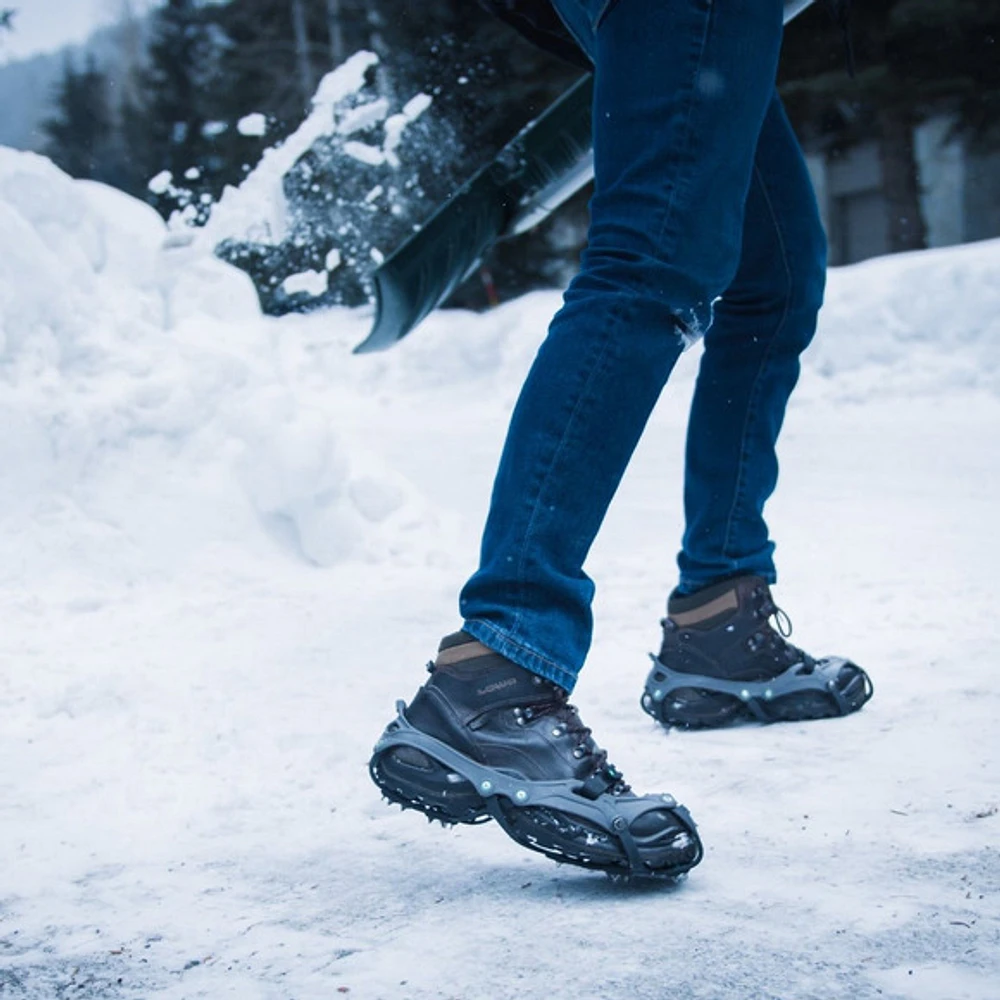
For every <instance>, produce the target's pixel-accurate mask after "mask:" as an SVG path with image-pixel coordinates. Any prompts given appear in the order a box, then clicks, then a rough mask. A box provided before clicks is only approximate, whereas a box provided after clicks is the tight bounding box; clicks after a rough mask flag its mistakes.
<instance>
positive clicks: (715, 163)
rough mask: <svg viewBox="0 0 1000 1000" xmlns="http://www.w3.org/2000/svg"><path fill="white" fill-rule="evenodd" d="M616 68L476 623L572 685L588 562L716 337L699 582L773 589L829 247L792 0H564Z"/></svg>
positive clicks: (706, 374)
mask: <svg viewBox="0 0 1000 1000" xmlns="http://www.w3.org/2000/svg"><path fill="white" fill-rule="evenodd" d="M553 5H554V6H555V8H556V9H557V11H558V12H559V14H560V16H561V17H562V19H563V20H564V22H565V23H566V25H567V27H568V28H569V29H570V31H571V32H572V33H573V34H574V36H575V37H576V38H577V40H578V41H579V43H580V45H581V46H582V47H583V48H584V49H585V50H586V51H587V53H588V54H589V55H590V56H591V58H592V59H593V62H594V66H595V80H594V83H595V97H594V112H593V118H594V155H595V191H594V197H593V200H592V201H591V206H590V207H591V225H590V232H589V239H588V246H587V249H586V251H585V253H584V255H583V258H582V262H581V268H580V272H579V274H578V275H577V277H576V278H575V279H574V280H573V282H572V283H571V284H570V287H569V289H568V290H567V292H566V295H565V298H564V304H563V307H562V309H561V310H560V311H559V313H558V314H557V315H556V317H555V318H554V319H553V321H552V324H551V326H550V328H549V333H548V336H547V337H546V339H545V341H544V342H543V344H542V346H541V348H540V349H539V352H538V355H537V357H536V359H535V362H534V364H533V366H532V368H531V371H530V372H529V374H528V377H527V380H526V382H525V384H524V387H523V389H522V391H521V395H520V398H519V399H518V402H517V406H516V407H515V409H514V413H513V416H512V418H511V424H510V430H509V432H508V436H507V441H506V444H505V446H504V451H503V455H502V457H501V460H500V467H499V470H498V472H497V477H496V481H495V484H494V489H493V495H492V501H491V507H490V512H489V517H488V519H487V523H486V528H485V532H484V535H483V543H482V553H481V561H480V567H479V569H478V571H477V572H476V573H475V574H474V575H473V576H472V578H471V579H470V580H469V581H468V583H467V584H466V585H465V587H464V588H463V590H462V594H461V598H460V610H461V614H462V617H463V619H464V624H463V628H464V629H465V631H467V632H469V633H470V634H471V635H473V636H475V637H476V638H477V639H479V640H480V641H481V642H483V643H485V644H486V645H487V646H489V647H491V648H492V649H494V650H496V651H497V652H499V653H501V654H503V655H504V656H507V657H509V658H510V659H511V660H513V661H515V662H516V663H519V664H520V665H521V666H523V667H526V668H527V669H529V670H531V671H533V672H534V673H536V674H539V675H541V676H543V677H546V678H548V679H549V680H552V681H554V682H555V683H557V684H559V685H561V686H562V687H564V688H566V689H567V690H572V688H573V686H574V684H575V682H576V678H577V675H578V673H579V671H580V668H581V667H582V665H583V662H584V659H585V657H586V655H587V651H588V648H589V646H590V640H591V632H592V624H593V622H592V615H591V601H592V598H593V593H594V585H593V583H592V581H591V580H590V578H589V577H588V576H587V575H586V573H585V572H584V570H583V564H584V560H585V559H586V556H587V553H588V551H589V550H590V546H591V544H592V542H593V540H594V537H595V536H596V534H597V531H598V529H599V528H600V525H601V522H602V520H603V518H604V515H605V512H606V511H607V508H608V505H609V504H610V502H611V499H612V497H613V495H614V493H615V490H616V489H617V487H618V484H619V482H620V480H621V477H622V475H623V473H624V471H625V467H626V465H627V464H628V461H629V459H630V457H631V455H632V452H633V450H634V448H635V446H636V444H637V443H638V440H639V437H640V435H641V434H642V431H643V428H644V427H645V425H646V421H647V419H648V417H649V415H650V412H651V411H652V409H653V406H654V405H655V403H656V400H657V398H658V396H659V394H660V391H661V390H662V388H663V386H664V384H665V383H666V381H667V378H668V376H669V375H670V372H671V370H672V368H673V366H674V363H675V362H676V360H677V358H678V356H679V355H680V353H681V351H682V350H683V349H684V347H685V346H686V345H687V344H688V343H690V342H692V341H693V340H694V339H696V338H698V337H704V340H705V352H704V356H703V359H702V363H701V370H700V373H699V376H698V382H697V387H696V389H695V395H694V401H693V404H692V410H691V419H690V424H689V431H688V440H687V451H686V470H685V485H684V501H685V516H686V522H687V523H686V530H685V533H684V539H683V549H682V551H681V553H680V556H679V560H678V561H679V565H680V585H681V587H682V589H685V590H694V589H697V588H698V587H701V586H704V585H707V584H710V583H712V582H714V581H717V580H719V579H721V578H724V577H726V576H731V575H734V574H739V573H756V574H759V575H760V576H763V577H764V578H765V579H767V580H769V581H771V582H773V581H774V578H775V572H774V564H773V561H772V553H773V548H774V546H773V544H772V543H771V541H770V539H769V536H768V530H767V526H766V524H765V523H764V519H763V507H764V502H765V501H766V499H767V498H768V497H769V496H770V494H771V492H772V491H773V489H774V487H775V484H776V482H777V474H778V470H777V459H776V457H775V442H776V440H777V436H778V432H779V430H780V428H781V422H782V419H783V416H784V412H785V406H786V403H787V401H788V397H789V394H790V393H791V391H792V389H793V387H794V385H795V382H796V380H797V378H798V373H799V355H800V353H801V352H802V351H803V349H804V348H805V347H806V346H807V344H808V343H809V341H810V339H811V338H812V335H813V332H814V330H815V324H816V314H817V312H818V310H819V307H820V304H821V301H822V297H823V287H824V281H825V271H826V241H825V237H824V234H823V230H822V226H821V224H820V221H819V214H818V211H817V207H816V200H815V196H814V194H813V190H812V186H811V184H810V181H809V176H808V174H807V171H806V168H805V164H804V161H803V158H802V153H801V151H800V149H799V146H798V143H797V142H796V139H795V136H794V135H793V133H792V130H791V127H790V125H789V123H788V120H787V118H786V117H785V114H784V111H783V109H782V107H781V104H780V101H779V100H778V97H777V95H776V92H775V74H776V71H777V63H778V52H779V48H780V45H781V36H782V0H717V2H713V0H553Z"/></svg>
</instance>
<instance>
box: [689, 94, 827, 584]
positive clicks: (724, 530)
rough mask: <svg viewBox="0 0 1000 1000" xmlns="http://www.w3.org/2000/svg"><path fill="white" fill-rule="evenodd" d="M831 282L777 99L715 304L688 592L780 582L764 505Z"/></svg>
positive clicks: (803, 175)
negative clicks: (737, 581)
mask: <svg viewBox="0 0 1000 1000" xmlns="http://www.w3.org/2000/svg"><path fill="white" fill-rule="evenodd" d="M825 280H826V237H825V234H824V232H823V226H822V223H821V221H820V217H819V209H818V207H817V204H816V197H815V195H814V193H813V186H812V182H811V180H810V178H809V174H808V171H807V169H806V165H805V161H804V160H803V157H802V152H801V150H800V148H799V144H798V141H797V140H796V138H795V135H794V133H793V131H792V128H791V125H790V124H789V122H788V119H787V117H786V116H785V113H784V109H783V108H782V106H781V102H780V100H779V99H778V97H777V95H775V97H774V99H773V100H772V102H771V106H770V108H769V110H768V113H767V117H766V119H765V121H764V126H763V129H762V130H761V135H760V140H759V142H758V146H757V155H756V159H755V161H754V170H753V180H752V182H751V185H750V193H749V195H748V196H747V202H746V215H745V219H744V226H743V251H742V256H741V259H740V265H739V270H738V272H737V274H736V277H735V278H734V280H733V282H732V284H731V285H730V286H729V288H728V289H727V290H726V292H725V294H724V295H723V297H722V299H721V301H720V302H718V303H717V304H716V309H715V322H714V323H713V325H712V328H711V329H710V330H709V331H708V333H707V334H706V336H705V353H704V355H703V357H702V360H701V368H700V371H699V374H698V381H697V385H696V388H695V394H694V399H693V401H692V406H691V419H690V423H689V425H688V437H687V451H686V462H685V476H684V509H685V518H686V528H685V533H684V540H683V548H682V550H681V553H680V555H679V557H678V563H679V566H680V586H679V588H678V589H679V592H680V593H693V592H694V591H696V590H698V589H700V588H703V587H707V586H709V585H710V584H713V583H716V582H717V581H719V580H722V579H725V578H727V577H733V576H737V575H740V574H752V575H756V576H759V577H762V578H763V579H764V580H766V581H768V582H769V583H774V581H775V569H774V563H773V560H772V554H773V551H774V545H773V543H772V542H771V540H770V538H769V536H768V530H767V525H766V524H765V522H764V517H763V510H764V504H765V502H766V500H767V499H768V497H769V496H770V495H771V493H772V492H773V490H774V487H775V485H776V483H777V480H778V459H777V454H776V452H775V445H776V442H777V439H778V433H779V431H780V430H781V425H782V421H783V419H784V415H785V407H786V404H787V403H788V397H789V396H790V394H791V392H792V389H793V388H794V387H795V383H796V381H797V380H798V376H799V355H800V354H801V353H802V351H804V350H805V348H806V347H807V346H808V345H809V342H810V341H811V339H812V336H813V333H814V331H815V329H816V316H817V313H818V312H819V308H820V305H821V304H822V301H823V289H824V284H825Z"/></svg>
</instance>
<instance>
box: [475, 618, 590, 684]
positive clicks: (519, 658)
mask: <svg viewBox="0 0 1000 1000" xmlns="http://www.w3.org/2000/svg"><path fill="white" fill-rule="evenodd" d="M462 631H463V632H467V633H468V634H469V635H471V636H472V637H473V638H474V639H478V640H479V641H480V642H481V643H482V644H483V645H484V646H489V648H490V649H492V650H493V652H495V653H499V654H500V655H501V656H505V657H506V658H507V659H508V660H510V661H511V662H512V663H516V664H517V665H518V666H519V667H524V669H525V670H530V671H531V673H533V674H536V675H537V676H539V677H544V678H545V680H547V681H552V683H553V684H558V685H559V687H561V688H562V689H563V690H564V691H565V692H566V693H567V694H569V693H570V692H571V691H572V690H573V688H574V687H575V686H576V674H574V673H572V672H571V671H569V670H566V669H564V668H563V667H560V666H559V665H558V664H556V663H553V662H552V661H551V660H550V659H549V658H548V657H547V656H544V655H543V654H542V653H539V652H538V651H537V650H534V649H531V648H530V647H529V646H526V645H525V644H524V643H523V642H522V641H521V640H520V639H516V638H514V637H513V636H510V635H508V634H507V633H505V632H502V631H501V630H500V629H498V628H497V627H496V625H494V624H492V623H491V622H487V621H483V620H482V619H481V618H468V619H466V620H465V622H464V623H463V625H462Z"/></svg>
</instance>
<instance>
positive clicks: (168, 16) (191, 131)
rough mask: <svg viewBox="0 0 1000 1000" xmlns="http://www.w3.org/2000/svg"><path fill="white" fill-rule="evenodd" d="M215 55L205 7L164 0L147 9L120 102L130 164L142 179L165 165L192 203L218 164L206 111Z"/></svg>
mask: <svg viewBox="0 0 1000 1000" xmlns="http://www.w3.org/2000/svg"><path fill="white" fill-rule="evenodd" d="M216 58H217V43H216V40H215V38H214V36H213V32H212V25H211V21H210V19H209V17H207V16H206V12H205V8H203V7H202V5H201V4H200V3H198V2H197V0H166V2H165V3H164V4H163V6H161V7H159V8H158V9H157V10H156V11H155V12H154V13H153V15H152V39H151V42H150V44H149V49H148V52H147V64H146V66H145V68H144V69H143V70H142V71H141V72H140V73H139V74H138V79H137V81H136V86H135V92H134V95H132V96H128V95H126V97H125V99H124V100H123V106H122V130H123V133H124V136H125V141H126V145H127V147H128V149H129V151H130V154H131V156H132V159H133V162H134V164H135V166H136V168H137V169H138V170H139V171H140V172H141V173H143V174H144V175H145V177H146V178H147V179H148V178H151V177H153V176H154V175H156V174H159V173H160V172H161V171H164V170H166V171H169V172H170V174H171V175H172V177H173V179H174V181H175V183H176V184H179V185H185V186H186V187H188V188H190V190H191V192H192V195H191V204H192V205H195V206H197V205H200V204H201V201H200V196H201V195H202V194H204V193H205V192H206V191H208V190H210V189H211V187H212V184H211V179H212V175H213V174H214V173H216V172H218V170H219V169H220V166H221V164H220V162H219V161H218V158H217V157H213V139H214V133H213V130H212V127H211V119H210V117H209V115H208V114H207V113H206V110H207V104H208V98H207V95H208V92H209V86H208V84H209V81H210V80H211V78H212V75H213V72H214V66H215V62H216ZM160 207H161V208H163V209H164V210H169V209H170V208H172V207H174V205H173V203H165V204H161V206H160ZM197 211H198V212H199V214H201V215H203V214H204V210H203V209H197Z"/></svg>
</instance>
